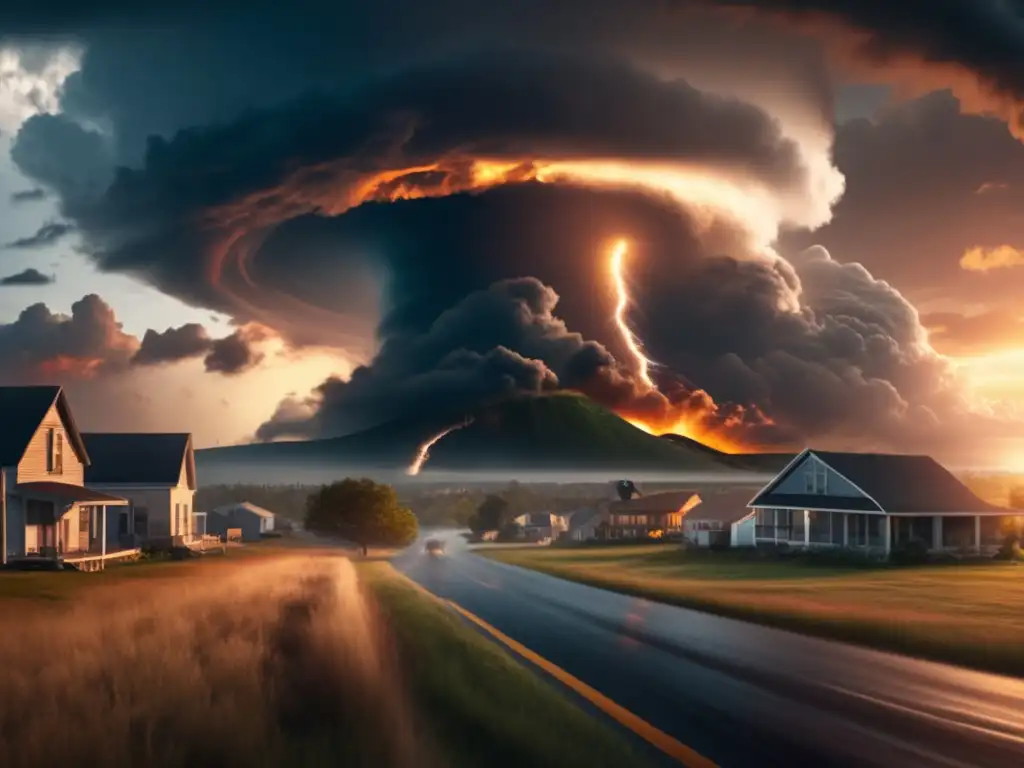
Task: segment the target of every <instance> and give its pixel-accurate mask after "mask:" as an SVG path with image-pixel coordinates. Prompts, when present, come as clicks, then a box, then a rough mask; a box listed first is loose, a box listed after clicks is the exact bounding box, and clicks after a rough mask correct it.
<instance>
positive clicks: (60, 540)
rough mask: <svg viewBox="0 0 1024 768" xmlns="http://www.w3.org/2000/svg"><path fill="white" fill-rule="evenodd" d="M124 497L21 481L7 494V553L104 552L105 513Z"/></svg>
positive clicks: (68, 553)
mask: <svg viewBox="0 0 1024 768" xmlns="http://www.w3.org/2000/svg"><path fill="white" fill-rule="evenodd" d="M127 504H128V502H127V501H126V500H125V499H121V498H118V497H116V496H110V495H108V494H104V493H99V492H98V491H93V490H91V489H89V488H84V487H82V486H75V485H71V484H67V483H55V482H35V483H21V484H19V485H16V486H15V487H14V488H12V489H11V493H9V494H8V496H7V547H6V549H7V553H9V554H15V555H17V554H24V555H42V556H49V557H58V556H59V557H64V556H76V555H86V554H89V553H96V554H102V555H105V554H106V553H107V552H108V548H107V543H106V532H107V531H106V516H107V509H108V508H110V507H124V506H127Z"/></svg>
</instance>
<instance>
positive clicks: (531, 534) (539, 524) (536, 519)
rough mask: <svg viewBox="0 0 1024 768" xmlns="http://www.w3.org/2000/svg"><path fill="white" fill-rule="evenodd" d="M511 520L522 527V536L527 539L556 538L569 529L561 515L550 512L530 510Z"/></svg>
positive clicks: (542, 539)
mask: <svg viewBox="0 0 1024 768" xmlns="http://www.w3.org/2000/svg"><path fill="white" fill-rule="evenodd" d="M512 522H514V523H515V524H516V525H518V526H519V527H520V528H522V529H523V538H524V539H526V540H527V541H544V540H545V539H557V538H558V537H559V536H560V535H561V534H562V533H563V532H564V531H567V530H568V529H569V524H568V522H567V521H566V519H565V517H564V516H563V515H556V514H553V513H551V512H530V513H528V514H525V515H519V516H518V517H515V518H513V519H512Z"/></svg>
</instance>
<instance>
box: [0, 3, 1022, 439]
mask: <svg viewBox="0 0 1024 768" xmlns="http://www.w3.org/2000/svg"><path fill="white" fill-rule="evenodd" d="M364 6H369V7H364ZM890 6H891V7H890ZM897 6H898V7H897ZM1015 8H1016V7H1015V6H1014V5H1013V4H1010V3H999V2H996V1H995V0H992V1H991V2H960V3H958V2H953V0H945V1H944V2H929V3H923V2H904V3H897V4H893V3H881V2H853V0H850V2H842V3H824V2H817V3H815V2H781V1H780V2H769V1H768V0H765V1H764V2H754V1H751V2H719V3H712V2H705V3H684V2H657V3H656V2H640V3H637V2H631V3H627V2H624V1H622V2H619V1H618V0H600V1H599V2H587V3H583V2H576V0H570V1H569V2H563V3H542V2H536V3H534V2H528V3H511V2H491V3H479V2H476V3H468V2H461V1H458V0H448V1H447V2H438V3H430V4H424V3H414V2H411V1H410V2H404V1H401V0H395V1H393V2H380V3H373V4H362V5H361V6H360V7H358V8H351V9H350V8H345V7H343V6H337V5H336V6H335V7H333V8H331V9H323V8H320V7H319V5H317V6H315V7H314V6H313V5H311V4H309V3H306V2H301V1H300V2H293V3H290V4H289V5H288V8H287V9H284V8H279V7H276V6H272V5H268V4H262V3H255V4H247V5H246V10H245V13H241V12H236V11H237V9H235V8H232V7H231V5H230V4H228V5H225V6H223V9H222V10H213V9H210V8H207V7H206V5H205V4H197V3H183V4H182V3H177V4H174V5H168V6H167V7H159V6H156V5H153V6H147V9H146V10H139V9H136V8H134V7H133V6H132V5H130V4H127V3H119V2H113V1H111V2H107V3H97V4H94V5H93V6H90V5H89V4H88V3H86V4H84V5H75V6H74V8H73V10H72V9H71V8H70V6H69V9H68V12H67V13H66V14H62V13H61V12H60V10H59V5H58V7H57V9H55V10H52V12H51V13H50V14H49V15H47V14H46V13H43V12H42V11H39V12H37V11H34V10H29V9H28V6H26V7H25V8H24V9H5V10H4V11H2V12H0V29H2V28H3V26H4V25H6V26H7V28H8V29H9V30H10V31H11V32H13V33H16V34H17V33H20V34H22V35H42V34H46V35H49V36H51V37H49V38H47V39H49V40H52V39H53V38H52V36H54V35H56V36H58V37H63V36H70V37H71V38H73V39H75V40H76V41H77V42H78V43H80V44H81V45H82V46H83V49H84V50H85V55H84V58H83V61H82V65H81V69H80V71H78V72H76V73H74V74H73V75H71V76H70V77H69V78H68V79H67V80H66V82H65V83H64V87H63V91H62V95H61V104H60V106H61V109H60V111H59V112H54V113H49V114H40V115H37V116H35V117H32V118H31V119H29V120H27V121H26V122H25V123H24V124H23V125H22V126H21V128H20V130H19V132H18V134H17V136H16V137H15V139H14V142H13V145H12V149H11V157H12V159H13V161H14V162H15V164H16V165H17V166H18V168H19V169H20V171H21V172H22V173H23V174H25V175H26V176H28V177H29V178H30V179H31V181H32V182H33V183H34V184H38V185H39V188H40V189H41V190H44V191H45V193H52V194H54V195H56V196H57V197H58V198H59V200H60V205H61V211H62V213H63V216H64V218H65V220H66V221H65V222H63V223H61V224H59V225H58V224H54V225H53V226H52V227H51V229H50V230H48V231H47V232H46V233H42V232H41V233H40V234H39V237H40V238H43V237H62V236H64V235H66V234H67V233H69V232H73V233H76V234H77V235H78V236H80V237H81V239H82V243H83V245H84V248H85V250H86V251H87V252H88V253H89V254H90V256H91V258H92V259H94V260H95V262H96V264H98V265H99V266H100V267H101V269H103V270H106V271H115V272H124V273H127V274H130V275H133V276H135V277H137V278H140V279H142V280H144V281H147V282H149V283H151V284H152V285H154V286H156V287H158V288H159V289H161V290H163V291H164V292H166V293H168V294H171V295H173V296H176V297H179V298H181V299H183V300H184V301H186V302H188V303H190V304H193V305H195V306H199V307H206V308H209V309H211V310H216V311H219V312H223V313H226V314H228V315H230V316H231V317H233V318H234V319H235V320H236V321H237V322H238V323H239V324H240V330H239V331H238V332H237V333H236V334H234V336H232V337H229V338H228V339H224V340H211V339H210V338H209V336H208V335H207V333H206V331H205V329H204V328H203V327H202V326H199V325H195V324H193V325H188V326H183V327H181V328H178V329H171V330H170V331H167V332H165V333H156V332H150V333H149V334H147V335H146V336H145V337H144V338H143V340H142V341H141V343H139V342H135V343H134V344H131V343H127V344H122V347H121V348H122V350H123V355H122V357H124V360H125V361H126V362H125V364H129V365H130V364H139V365H141V364H156V363H159V362H162V361H167V360H174V359H181V358H187V357H193V356H199V355H206V356H207V357H206V360H207V369H208V370H211V371H224V370H244V369H246V368H247V367H251V366H253V365H256V364H258V363H259V356H258V353H257V352H255V351H254V350H253V349H252V348H251V347H252V345H253V344H255V343H256V342H258V341H259V340H260V339H261V338H263V337H264V336H265V335H267V334H270V333H274V334H277V335H279V336H280V337H282V338H283V339H285V340H286V341H287V342H288V343H289V344H291V345H294V346H296V347H302V346H311V347H329V348H334V349H339V350H344V351H346V352H348V353H350V354H352V355H354V356H356V357H358V358H361V359H364V360H365V363H364V365H362V366H361V367H359V368H357V369H356V370H355V372H354V373H353V374H352V376H351V377H350V378H346V379H341V378H330V379H328V380H326V381H323V382H321V383H319V384H317V383H316V382H310V383H309V385H310V387H311V389H312V391H311V392H310V394H309V395H303V394H298V395H296V396H295V397H292V398H289V399H288V400H286V401H285V402H282V403H281V404H280V406H279V407H278V409H277V411H276V413H275V414H274V415H273V417H272V418H270V419H269V420H268V421H267V422H266V423H264V424H262V425H261V426H260V427H259V429H258V431H257V436H258V437H259V438H260V439H277V438H284V437H316V436H326V435H336V434H342V433H345V432H350V431H353V430H356V429H360V428H364V427H368V426H371V425H373V424H375V423H379V422H381V421H383V420H386V419H389V418H395V417H400V416H406V415H411V414H414V413H416V412H420V411H423V410H424V409H437V408H447V409H460V408H461V409H469V408H471V407H472V406H474V405H475V404H477V403H482V402H487V401H489V400H492V399H493V398H495V397H497V396H501V395H504V394H511V393H515V392H543V391H549V390H553V389H557V388H570V389H575V390H579V391H582V392H584V393H586V394H588V395H589V396H591V397H593V398H595V399H596V400H598V401H600V402H602V403H604V404H606V405H608V406H609V407H611V408H614V409H615V410H617V411H618V412H619V413H621V414H623V415H625V416H627V417H628V418H630V419H632V420H634V421H635V422H636V423H638V424H642V425H643V426H645V428H648V429H651V430H657V431H666V430H675V431H681V432H685V433H688V434H691V435H693V436H695V437H699V438H701V439H704V440H706V441H708V442H710V443H711V444H715V445H720V446H723V447H727V448H740V447H751V446H778V447H792V446H794V445H798V444H801V443H804V442H806V441H808V440H812V441H815V442H816V443H817V444H827V445H833V446H837V447H870V448H883V447H884V448H894V449H908V450H938V451H939V452H941V450H942V447H943V446H946V447H948V446H950V445H952V444H954V443H961V442H962V440H963V435H964V434H966V433H968V432H969V433H970V434H971V435H972V436H977V437H978V438H979V439H980V438H981V437H982V436H992V435H998V434H1001V433H1002V432H1005V431H1009V432H1012V431H1013V430H1014V429H1019V428H1020V422H1014V421H1013V419H1012V418H1010V417H1007V415H1006V414H1005V413H997V412H995V411H994V410H993V409H992V407H991V406H988V405H983V404H981V403H980V402H978V401H976V400H973V399H972V398H971V397H970V395H969V392H968V390H967V389H965V387H964V386H963V384H962V382H961V381H960V380H959V378H958V376H957V374H956V372H955V370H954V368H953V367H952V366H951V364H950V362H949V361H948V360H947V359H946V358H944V357H942V356H941V355H939V354H938V353H937V352H936V351H935V350H934V349H933V348H932V346H931V345H930V343H929V341H928V334H927V333H926V331H925V328H924V326H923V325H922V322H921V319H920V317H919V314H918V312H917V310H916V309H915V308H914V306H912V305H911V303H910V302H909V301H908V300H907V299H906V298H904V296H903V295H901V293H900V292H899V290H897V288H896V287H894V286H892V285H890V284H888V283H886V282H883V281H881V280H878V279H876V278H875V277H873V276H872V274H871V273H870V272H869V271H868V269H866V268H865V267H863V266H861V265H860V264H858V263H852V262H850V261H848V260H847V258H845V256H844V254H843V253H838V252H836V253H833V254H830V253H829V252H828V251H827V250H825V249H824V248H822V247H820V246H815V247H811V248H809V249H802V250H801V249H795V250H794V251H793V253H792V254H788V255H787V257H786V258H782V257H781V256H780V255H779V254H778V253H777V252H776V248H778V243H779V242H780V236H782V237H788V236H790V235H791V233H793V232H799V231H813V230H815V229H817V228H819V227H822V226H825V225H828V224H829V222H830V219H831V217H832V213H833V209H834V207H835V206H836V205H837V203H839V201H840V200H841V199H842V196H843V193H844V186H845V184H844V176H843V174H842V173H841V172H840V171H839V170H838V169H837V168H836V167H835V166H834V165H833V161H832V145H833V140H834V129H833V113H834V104H833V100H834V94H833V83H834V82H835V78H836V77H837V74H836V73H837V72H849V73H856V74H857V75H858V76H861V77H869V75H870V79H872V80H873V81H875V82H888V83H891V84H895V85H898V86H904V87H909V88H910V89H911V90H913V91H916V92H928V91H931V90H933V89H934V88H935V87H948V88H951V89H952V91H953V93H954V95H956V96H957V97H959V108H960V109H961V111H963V112H969V113H981V114H985V115H995V116H997V117H999V118H1000V119H1001V120H1003V122H1004V123H1005V125H1004V126H1003V132H1004V133H1006V134H1007V135H1009V133H1014V134H1016V135H1021V134H1022V133H1024V130H1022V122H1024V121H1022V117H1021V116H1022V111H1021V104H1022V102H1024V82H1022V81H1021V77H1020V71H1019V66H1018V67H1016V68H1014V67H1013V66H1011V65H1010V64H1009V63H1008V62H1010V61H1018V62H1019V61H1020V60H1021V56H1022V53H1024V44H1022V40H1024V35H1022V31H1021V29H1022V26H1021V21H1020V17H1019V15H1017V13H1016V10H1015ZM22 39H23V38H22ZM972 41H973V42H972ZM833 49H834V50H833ZM830 54H831V57H830ZM893 61H897V62H900V63H901V64H902V66H901V67H899V68H898V69H893V70H891V71H890V70H886V69H885V68H884V65H885V64H886V63H887V62H893ZM851 76H853V75H852V74H851ZM1007 127H1008V128H1009V131H1007ZM39 194H40V195H42V194H44V192H40V193H39ZM64 227H66V229H63V228H64ZM54 233H59V234H54ZM618 238H624V239H625V240H626V242H627V243H628V248H629V255H628V258H627V259H625V260H624V262H623V270H624V272H623V274H622V277H623V281H622V283H623V285H621V286H619V287H620V288H622V287H624V288H625V289H626V290H627V291H628V294H629V295H628V297H624V296H623V294H622V293H621V292H619V293H618V294H617V293H616V285H615V281H614V280H612V275H611V274H610V272H609V258H610V253H611V248H612V246H613V243H614V242H615V241H616V239H618ZM811 242H813V237H812V239H811ZM888 258H890V259H891V260H898V259H899V258H900V254H899V253H892V254H891V255H890V256H889V257H888ZM623 298H627V299H628V302H629V305H628V308H627V310H626V312H625V314H624V317H625V318H626V320H627V322H628V324H629V326H630V329H631V331H632V332H633V333H634V334H635V337H636V339H637V340H638V341H639V342H640V343H641V345H642V348H643V350H644V354H645V355H647V356H648V357H649V358H650V360H651V361H652V367H651V369H650V375H651V378H652V380H653V384H654V385H655V386H649V385H648V384H647V382H645V381H644V377H643V376H641V375H640V373H641V371H640V370H639V369H638V366H637V360H636V359H635V355H633V354H631V349H630V345H629V344H627V343H626V340H627V339H626V336H625V335H624V334H623V332H622V331H623V329H622V328H621V327H620V326H619V325H617V324H616V323H615V322H614V314H615V308H616V303H617V302H618V301H620V300H622V299H623ZM92 299H95V301H92ZM92 299H90V301H91V303H90V304H89V305H88V306H89V307H90V310H89V311H93V312H95V311H99V308H98V307H97V306H96V301H100V300H99V299H98V298H97V297H92ZM30 311H33V312H36V313H37V314H38V313H41V312H43V311H45V308H42V309H35V310H30ZM82 311H83V312H84V311H85V307H83V308H82ZM19 322H21V321H19ZM25 322H28V320H27V319H26V320H25ZM10 327H12V326H8V328H10Z"/></svg>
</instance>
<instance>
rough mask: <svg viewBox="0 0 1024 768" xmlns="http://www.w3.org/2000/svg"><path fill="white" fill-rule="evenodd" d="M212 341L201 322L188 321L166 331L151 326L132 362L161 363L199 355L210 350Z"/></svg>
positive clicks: (137, 363) (139, 363) (141, 363)
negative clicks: (156, 329)
mask: <svg viewBox="0 0 1024 768" xmlns="http://www.w3.org/2000/svg"><path fill="white" fill-rule="evenodd" d="M212 343H213V340H212V339H211V338H210V335H209V334H208V333H207V332H206V328H204V327H203V326H202V325H200V324H199V323H186V324H185V325H182V326H179V327H177V328H168V329H167V330H165V331H155V330H153V329H152V328H150V329H149V330H147V331H146V333H145V334H144V335H143V337H142V344H141V345H140V346H139V351H138V352H136V353H135V356H134V357H133V358H132V362H133V363H135V364H136V365H159V364H162V363H173V362H177V361H179V360H186V359H188V358H193V357H199V356H200V355H204V354H206V353H208V352H209V351H210V345H211V344H212Z"/></svg>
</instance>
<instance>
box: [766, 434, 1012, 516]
mask: <svg viewBox="0 0 1024 768" xmlns="http://www.w3.org/2000/svg"><path fill="white" fill-rule="evenodd" d="M807 455H811V456H814V457H815V458H817V459H818V460H819V461H822V462H823V463H825V464H826V465H828V466H829V467H831V468H832V469H833V470H834V471H835V472H836V473H838V474H839V475H841V476H842V477H843V478H845V479H846V480H848V481H849V482H850V483H852V484H853V485H854V486H855V487H856V488H857V489H858V490H860V491H861V493H863V494H864V498H852V497H841V496H830V495H828V494H820V495H812V494H779V493H775V492H774V489H775V487H776V486H778V485H779V483H781V481H782V480H783V479H784V478H785V477H786V476H788V475H790V474H791V473H792V472H793V471H794V470H795V469H796V468H797V467H798V466H799V465H800V464H801V463H802V460H803V458H804V457H805V456H807ZM749 506H751V507H794V508H805V509H825V508H828V509H836V510H840V511H851V512H857V511H860V512H872V511H873V512H890V513H896V514H899V513H904V514H909V513H923V514H927V513H929V512H933V513H937V514H957V513H960V514H975V513H981V514H1009V513H1010V510H1007V509H1004V508H1002V507H997V506H996V505H994V504H989V503H988V502H987V501H983V500H982V499H979V498H978V497H977V496H976V495H975V494H974V493H973V492H972V491H971V490H970V489H969V488H968V487H967V486H966V485H964V484H963V483H962V482H960V480H958V479H957V478H956V477H955V476H954V475H953V474H952V473H951V472H950V471H949V470H948V469H946V468H945V467H943V466H942V465H941V464H939V462H937V461H936V460H935V459H933V458H932V457H931V456H912V455H905V454H890V453H838V452H833V451H817V450H812V449H808V450H806V451H804V452H803V453H801V454H800V455H799V456H798V457H797V458H796V459H794V460H793V461H792V462H791V463H790V465H789V466H788V467H787V468H786V469H785V470H784V471H783V472H782V473H781V474H779V476H778V477H776V478H775V479H774V480H772V482H771V483H769V484H768V485H767V486H765V488H764V489H763V490H762V491H761V492H760V493H759V494H758V495H757V496H756V497H755V498H754V500H753V501H751V502H750V504H749Z"/></svg>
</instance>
